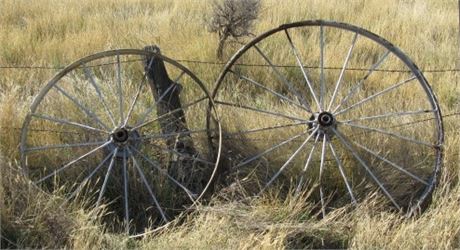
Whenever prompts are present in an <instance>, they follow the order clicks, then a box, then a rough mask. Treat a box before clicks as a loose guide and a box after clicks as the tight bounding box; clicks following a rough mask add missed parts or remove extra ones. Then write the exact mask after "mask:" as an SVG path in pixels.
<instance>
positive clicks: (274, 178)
mask: <svg viewBox="0 0 460 250" xmlns="http://www.w3.org/2000/svg"><path fill="white" fill-rule="evenodd" d="M316 131H318V129H316V130H314V131H313V132H312V133H311V134H310V135H309V136H308V137H307V139H305V141H303V143H302V144H301V145H300V147H299V148H297V150H296V151H295V152H294V153H293V154H292V155H291V156H290V157H289V158H288V160H287V161H286V162H285V163H284V164H283V166H281V168H280V169H279V170H278V172H276V174H275V175H273V177H272V178H271V179H270V180H269V181H268V182H267V184H266V185H265V186H264V187H263V188H262V190H260V192H259V194H258V195H260V194H261V193H262V192H263V191H265V190H266V189H267V188H268V186H270V185H271V184H272V183H273V182H274V181H275V180H276V178H278V176H279V175H280V174H281V173H282V172H283V170H284V169H285V168H286V167H287V166H288V165H289V163H291V161H292V160H293V159H294V158H295V157H296V156H297V155H298V154H299V152H300V151H301V150H302V148H304V147H305V145H306V144H307V142H308V141H310V139H311V138H312V137H313V135H314V134H315V132H316Z"/></svg>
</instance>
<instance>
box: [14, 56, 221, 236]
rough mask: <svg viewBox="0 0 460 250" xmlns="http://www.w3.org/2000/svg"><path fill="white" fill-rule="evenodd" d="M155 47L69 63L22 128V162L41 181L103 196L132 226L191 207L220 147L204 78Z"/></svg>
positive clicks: (123, 223)
mask: <svg viewBox="0 0 460 250" xmlns="http://www.w3.org/2000/svg"><path fill="white" fill-rule="evenodd" d="M158 52H159V51H156V52H149V51H145V50H134V49H125V50H113V51H106V52H101V53H97V54H94V55H91V56H88V57H85V58H83V59H81V60H78V61H76V62H75V63H72V64H71V65H70V66H68V67H66V68H65V69H63V70H62V71H61V72H59V73H58V74H57V75H56V76H55V77H54V78H53V79H52V80H51V81H50V82H49V83H48V84H47V85H46V86H45V88H44V89H43V90H42V91H41V92H40V93H39V95H38V96H37V98H36V99H35V100H34V102H33V104H32V106H31V108H30V112H29V114H28V115H27V117H26V119H25V122H24V126H23V129H22V137H21V160H22V166H23V168H24V170H25V171H26V173H27V175H28V176H29V177H30V179H31V180H32V181H33V182H34V183H36V184H37V185H39V186H40V187H42V188H44V189H46V190H48V191H51V192H56V191H58V192H59V193H61V194H65V195H66V198H67V200H74V199H78V198H81V199H83V201H84V202H85V204H91V205H96V206H99V205H102V204H105V205H106V206H107V208H106V209H108V210H109V211H110V212H111V213H108V214H107V215H105V216H104V218H105V219H107V221H109V220H110V221H111V222H112V221H117V222H116V223H114V224H113V223H111V225H112V228H113V229H115V230H117V229H116V228H117V227H120V228H124V230H126V231H125V232H127V233H130V234H136V233H140V232H143V231H144V230H145V228H147V227H156V228H157V227H160V226H163V225H165V224H166V223H168V222H170V221H171V220H172V219H174V218H175V217H176V216H177V215H178V214H180V213H181V212H182V211H184V210H185V209H186V208H188V207H190V206H192V205H194V204H195V203H196V202H197V200H198V199H200V197H201V196H202V195H203V193H204V191H206V189H207V187H208V186H209V183H210V181H211V179H212V176H213V175H214V170H215V168H216V166H217V161H218V157H216V155H218V152H219V150H220V148H218V147H210V144H209V143H208V133H209V132H208V131H207V130H206V122H205V120H206V119H205V118H206V112H207V109H208V107H209V106H208V104H209V103H211V104H212V100H211V98H210V94H209V93H208V91H207V90H206V88H205V86H204V85H203V83H202V82H201V81H200V80H199V79H198V78H197V77H196V76H195V75H194V74H193V73H191V72H190V71H189V70H188V69H187V68H185V67H184V66H182V65H180V64H179V63H177V62H175V61H174V60H171V59H169V58H167V57H164V56H162V55H161V54H159V53H158ZM170 76H171V79H172V80H171V79H170V78H169V77H170ZM211 106H212V105H211ZM212 109H213V108H212V107H211V110H212ZM216 128H218V127H216ZM219 133H220V131H219V129H213V134H216V135H218V134H219ZM120 218H121V219H120Z"/></svg>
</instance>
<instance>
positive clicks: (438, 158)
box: [208, 20, 444, 215]
mask: <svg viewBox="0 0 460 250" xmlns="http://www.w3.org/2000/svg"><path fill="white" fill-rule="evenodd" d="M304 27H325V28H326V29H327V28H336V29H341V30H344V31H348V32H350V33H354V34H356V36H359V38H361V37H364V38H366V39H369V40H371V41H373V42H375V43H376V44H378V45H380V46H381V47H383V48H385V49H386V50H387V51H388V53H389V54H391V55H393V56H395V57H397V58H398V59H399V60H400V61H401V62H402V63H403V64H404V65H405V66H406V67H407V68H408V69H409V70H410V71H411V73H412V74H413V75H414V78H415V79H416V80H417V81H418V83H419V84H420V85H421V87H422V88H423V90H424V92H425V94H426V98H427V99H428V100H429V104H430V105H431V110H432V113H433V118H432V120H435V130H436V132H435V133H436V139H435V142H433V148H434V150H435V160H434V162H433V163H434V167H433V170H432V172H431V177H430V179H429V180H427V181H428V182H429V185H427V187H426V188H425V189H424V190H423V194H422V195H420V196H419V197H418V199H417V200H416V202H414V203H412V204H411V206H410V207H409V208H408V209H407V210H406V214H408V215H412V214H414V213H417V212H420V211H421V210H423V209H424V207H426V203H427V202H428V201H429V199H430V196H431V194H432V192H433V190H434V188H435V186H436V184H437V181H438V178H439V173H440V171H441V165H442V158H443V151H442V145H443V143H444V131H443V124H442V116H441V111H440V108H439V104H438V101H437V98H436V96H435V95H434V93H433V91H432V89H431V87H430V86H429V84H428V83H427V80H426V79H425V77H424V76H423V74H422V72H421V71H420V70H419V69H418V67H417V66H416V65H415V64H414V63H413V62H412V61H411V59H409V58H408V57H407V56H406V55H405V54H404V53H403V52H402V51H401V50H400V49H399V48H397V47H395V46H394V45H393V44H391V43H390V42H388V41H387V40H385V39H383V38H381V37H380V36H378V35H376V34H374V33H372V32H369V31H367V30H365V29H362V28H360V27H357V26H353V25H350V24H346V23H340V22H335V21H326V20H307V21H301V22H295V23H289V24H283V25H281V26H279V27H278V28H275V29H272V30H269V31H267V32H265V33H263V34H261V35H259V36H257V37H256V38H255V39H253V40H252V41H251V42H249V43H248V44H246V45H245V46H243V47H242V48H241V49H240V50H238V51H237V52H236V53H235V54H234V55H233V56H232V58H231V59H230V60H229V62H228V63H227V64H226V65H225V67H224V69H223V70H222V73H221V74H220V75H219V77H218V79H217V80H216V83H215V87H214V90H213V92H212V97H213V100H214V102H215V103H216V105H217V106H219V105H220V101H219V100H217V99H218V94H220V91H222V90H221V89H222V88H223V87H224V85H225V84H223V81H224V80H225V77H226V76H227V75H229V74H231V73H229V72H230V71H231V70H232V67H233V66H234V65H237V64H238V60H239V59H240V58H241V57H242V56H243V55H244V54H245V53H246V52H247V51H248V50H250V49H253V48H254V47H255V46H256V45H257V44H258V43H259V42H263V40H264V39H266V38H269V37H270V36H272V35H275V34H276V33H278V32H280V33H281V32H282V31H285V32H286V33H288V32H287V31H288V30H293V29H296V28H304ZM321 29H322V28H321ZM321 32H322V31H321ZM288 36H289V35H288ZM354 43H355V42H353V45H352V47H353V46H354ZM291 44H292V41H291ZM317 46H318V45H317ZM294 49H295V48H294ZM351 50H352V49H351ZM321 53H323V51H321ZM294 54H295V52H294ZM340 56H341V57H343V55H340ZM292 57H294V56H292ZM296 57H297V59H298V56H296ZM341 59H343V58H341ZM321 60H322V59H321ZM346 60H348V59H346ZM301 63H303V65H304V66H305V64H304V62H301ZM243 64H244V62H243ZM268 64H270V63H268ZM346 64H347V61H345V65H344V66H343V69H346ZM295 65H296V66H298V65H297V64H295ZM267 68H270V69H271V68H273V66H272V67H267ZM299 68H300V66H299ZM267 71H268V70H267ZM273 71H274V70H273ZM267 74H271V73H267ZM235 77H236V78H238V77H239V78H240V79H241V77H240V76H235ZM307 81H308V80H307ZM299 104H300V102H299ZM327 111H329V110H327ZM221 114H223V113H222V112H221ZM208 116H212V114H208ZM220 118H221V119H223V117H222V116H221V117H220ZM221 122H223V121H222V120H221ZM223 136H224V144H225V140H226V138H225V133H224V134H223ZM312 151H313V150H312ZM283 167H285V166H284V165H283ZM258 194H260V193H258ZM351 198H352V203H354V204H356V201H353V197H351ZM321 202H323V198H321ZM322 207H323V208H322V210H323V211H322V212H323V215H324V214H325V213H324V206H322ZM399 210H400V211H402V209H399Z"/></svg>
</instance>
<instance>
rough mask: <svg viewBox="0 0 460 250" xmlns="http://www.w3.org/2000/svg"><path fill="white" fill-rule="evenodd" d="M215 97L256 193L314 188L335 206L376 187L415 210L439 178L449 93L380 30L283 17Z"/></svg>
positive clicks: (239, 60) (228, 69)
mask: <svg viewBox="0 0 460 250" xmlns="http://www.w3.org/2000/svg"><path fill="white" fill-rule="evenodd" d="M212 95H213V99H214V103H215V104H216V109H217V110H218V113H219V115H220V121H221V124H222V136H223V147H222V153H223V156H225V161H224V162H223V163H222V164H225V167H226V171H227V172H226V177H227V179H228V180H229V181H235V180H237V181H238V182H239V183H240V184H241V186H242V187H243V188H244V190H245V191H246V192H252V193H255V194H261V193H262V192H264V191H269V190H271V192H278V193H281V194H283V193H284V194H286V193H287V192H289V191H292V192H295V193H296V194H298V193H299V192H300V191H301V190H302V189H303V188H305V186H307V185H308V186H314V187H317V191H315V192H314V194H313V198H314V200H316V201H317V202H318V204H321V205H318V208H320V209H321V212H322V214H323V216H324V214H325V213H326V211H328V210H331V209H333V208H335V207H340V206H344V205H347V204H350V203H352V204H356V203H357V202H359V201H360V200H362V199H364V198H365V197H368V196H369V194H375V195H377V197H380V198H381V199H382V200H383V201H385V203H384V204H387V205H389V207H390V208H396V210H399V211H404V212H408V213H412V212H414V211H415V210H414V209H420V208H423V207H424V205H425V201H428V200H429V197H430V196H431V193H432V191H433V189H434V187H435V184H436V181H437V177H438V175H439V172H440V169H441V162H442V150H441V146H442V143H443V127H442V120H441V113H440V110H439V105H438V102H437V100H436V98H435V96H434V94H433V92H432V90H431V88H430V86H429V85H428V83H427V81H426V79H425V78H424V76H423V74H422V72H421V71H420V70H419V69H418V68H417V66H415V64H413V63H412V61H411V60H410V59H409V58H408V57H407V56H406V55H405V54H404V53H403V52H401V50H399V49H398V48H396V47H395V46H393V45H392V44H391V43H389V42H388V41H386V40H384V39H383V38H381V37H379V36H377V35H375V34H373V33H371V32H369V31H366V30H364V29H361V28H358V27H355V26H352V25H348V24H344V23H337V22H332V21H322V20H316V21H303V22H297V23H291V24H285V25H281V26H280V27H278V28H275V29H273V30H270V31H268V32H265V33H264V34H262V35H260V36H258V37H257V38H255V39H254V40H253V41H251V42H250V43H248V44H247V45H245V46H244V47H243V48H241V49H240V50H239V51H238V52H237V53H236V54H235V55H234V56H233V57H232V58H231V60H230V61H229V62H228V63H227V65H226V66H225V68H224V70H223V72H222V73H221V75H220V76H219V78H218V80H217V83H216V87H215V89H214V91H213V94H212ZM229 152H231V154H232V156H231V157H230V156H227V155H228V154H229ZM223 159H224V158H223ZM254 183H256V184H258V185H254ZM318 211H319V210H318Z"/></svg>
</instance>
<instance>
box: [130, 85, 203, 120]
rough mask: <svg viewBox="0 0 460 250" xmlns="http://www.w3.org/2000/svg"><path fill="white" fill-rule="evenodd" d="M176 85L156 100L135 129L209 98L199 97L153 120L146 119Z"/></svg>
mask: <svg viewBox="0 0 460 250" xmlns="http://www.w3.org/2000/svg"><path fill="white" fill-rule="evenodd" d="M176 87H177V85H176V84H174V85H171V86H170V87H169V88H168V89H167V90H166V91H165V93H163V95H161V96H160V98H158V100H157V101H156V102H155V103H154V104H153V105H152V106H151V107H150V108H149V109H148V110H147V111H146V112H145V113H144V114H143V116H142V119H140V121H139V122H138V123H137V124H136V126H134V128H133V129H138V128H141V127H143V126H145V125H148V124H150V123H153V122H155V121H157V120H159V119H162V118H164V117H166V116H168V115H171V114H174V113H176V112H179V111H180V110H186V109H187V108H189V107H190V106H193V105H195V104H197V103H199V102H201V101H203V100H206V99H207V97H202V98H200V99H198V100H196V101H193V102H192V103H189V104H186V105H183V106H182V107H180V108H177V109H173V110H171V111H169V112H168V113H166V114H162V115H160V116H158V117H157V118H155V119H153V120H150V121H145V119H147V116H148V115H149V114H150V113H151V112H152V111H153V109H154V108H155V107H156V105H157V104H158V103H159V102H160V101H161V100H162V99H163V98H164V97H165V96H166V94H167V93H168V92H169V91H170V90H171V89H173V88H174V89H175V88H176Z"/></svg>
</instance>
